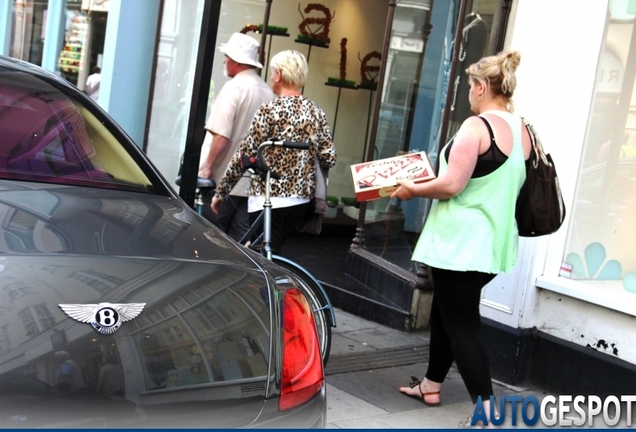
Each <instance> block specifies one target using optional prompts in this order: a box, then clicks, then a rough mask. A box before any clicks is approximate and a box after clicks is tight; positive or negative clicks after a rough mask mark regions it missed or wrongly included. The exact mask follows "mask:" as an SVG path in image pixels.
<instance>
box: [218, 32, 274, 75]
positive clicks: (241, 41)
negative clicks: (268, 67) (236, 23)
mask: <svg viewBox="0 0 636 432" xmlns="http://www.w3.org/2000/svg"><path fill="white" fill-rule="evenodd" d="M258 47H259V43H258V42H257V41H256V40H255V39H254V38H252V37H250V36H248V35H246V34H243V33H234V34H232V36H230V40H229V41H228V42H227V43H225V44H221V46H220V47H219V51H221V52H222V53H223V54H225V55H227V56H228V57H229V58H231V59H232V60H234V61H235V62H237V63H240V64H246V65H250V66H255V67H257V68H261V69H262V68H263V65H262V64H260V63H259V61H258Z"/></svg>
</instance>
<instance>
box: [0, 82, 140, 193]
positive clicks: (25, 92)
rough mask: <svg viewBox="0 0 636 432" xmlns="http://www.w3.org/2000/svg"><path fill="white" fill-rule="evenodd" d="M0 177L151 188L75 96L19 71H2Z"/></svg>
mask: <svg viewBox="0 0 636 432" xmlns="http://www.w3.org/2000/svg"><path fill="white" fill-rule="evenodd" d="M0 130H1V131H2V134H1V137H0V178H2V179H11V180H26V181H38V182H45V183H56V184H71V185H81V186H91V187H102V188H111V189H113V188H114V189H126V190H139V191H150V190H151V189H152V182H151V181H150V179H149V178H148V177H147V176H146V174H145V173H144V171H143V170H142V169H141V167H139V165H138V164H137V163H136V162H135V160H134V159H133V157H132V156H131V155H130V153H129V152H128V151H126V149H125V148H124V146H123V145H122V143H121V142H120V141H119V140H118V139H117V138H116V137H115V136H114V135H113V134H112V133H111V132H110V131H109V130H108V128H107V127H106V126H104V123H102V122H101V121H100V120H99V119H98V118H96V117H95V115H94V114H93V113H92V112H91V111H90V110H89V109H87V108H86V107H85V106H83V105H82V103H81V102H80V101H79V100H76V99H73V98H72V97H70V96H69V95H67V94H65V93H63V92H62V91H60V90H59V89H57V88H55V87H53V86H52V85H51V84H49V83H47V82H45V81H44V80H42V79H40V78H38V77H36V76H32V75H29V74H27V73H23V72H4V71H3V73H2V74H0Z"/></svg>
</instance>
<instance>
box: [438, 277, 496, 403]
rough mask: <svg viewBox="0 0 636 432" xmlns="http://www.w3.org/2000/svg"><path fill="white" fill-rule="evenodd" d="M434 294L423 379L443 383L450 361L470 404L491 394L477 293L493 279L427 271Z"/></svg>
mask: <svg viewBox="0 0 636 432" xmlns="http://www.w3.org/2000/svg"><path fill="white" fill-rule="evenodd" d="M431 275H432V277H433V285H434V293H433V305H432V310H431V345H430V358H429V364H428V370H427V371H426V378H428V379H429V380H431V381H435V382H438V383H442V382H444V379H445V378H446V374H447V373H448V371H449V370H450V368H451V366H452V364H453V361H455V363H456V364H457V369H459V373H460V375H461V377H462V379H463V380H464V384H465V385H466V389H467V390H468V393H469V394H470V397H471V399H472V400H473V403H475V402H477V397H478V396H481V397H482V399H483V400H488V398H490V396H491V395H492V394H493V390H492V381H491V378H490V364H489V361H488V353H487V352H486V349H485V347H484V344H483V342H482V340H481V336H480V326H481V317H480V315H479V301H480V298H481V289H482V288H483V287H484V285H486V284H487V283H488V282H490V281H491V280H492V279H493V278H494V277H495V276H496V275H494V274H489V273H480V272H474V271H469V272H460V271H452V270H442V269H438V268H431Z"/></svg>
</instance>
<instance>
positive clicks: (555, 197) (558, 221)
mask: <svg viewBox="0 0 636 432" xmlns="http://www.w3.org/2000/svg"><path fill="white" fill-rule="evenodd" d="M523 123H524V125H525V126H526V128H527V129H528V133H529V134H530V141H531V142H532V152H531V154H530V158H529V159H528V160H527V161H526V181H525V182H524V184H523V186H522V187H521V190H520V191H519V196H518V197H517V206H516V210H515V218H516V220H517V227H518V228H519V235H520V236H522V237H538V236H542V235H547V234H552V233H554V232H556V231H557V230H558V229H559V228H560V227H561V225H562V224H563V220H564V219H565V204H564V202H563V197H562V196H561V187H560V186H559V177H558V176H557V173H556V168H555V167H554V162H553V161H552V157H550V155H549V154H545V152H544V151H543V146H542V145H541V140H540V139H539V136H538V135H537V133H536V131H535V130H534V127H533V126H532V124H530V122H528V121H527V120H526V119H523Z"/></svg>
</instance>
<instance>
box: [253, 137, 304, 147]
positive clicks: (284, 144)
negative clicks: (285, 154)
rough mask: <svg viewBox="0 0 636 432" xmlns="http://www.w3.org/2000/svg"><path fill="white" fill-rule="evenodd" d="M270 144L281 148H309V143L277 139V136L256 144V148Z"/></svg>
mask: <svg viewBox="0 0 636 432" xmlns="http://www.w3.org/2000/svg"><path fill="white" fill-rule="evenodd" d="M272 145H273V146H278V147H282V148H293V149H298V150H309V147H310V144H309V143H306V142H295V141H285V140H279V139H277V138H272V139H270V140H267V141H265V142H263V143H261V145H260V146H258V148H259V149H260V148H261V147H269V146H272Z"/></svg>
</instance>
